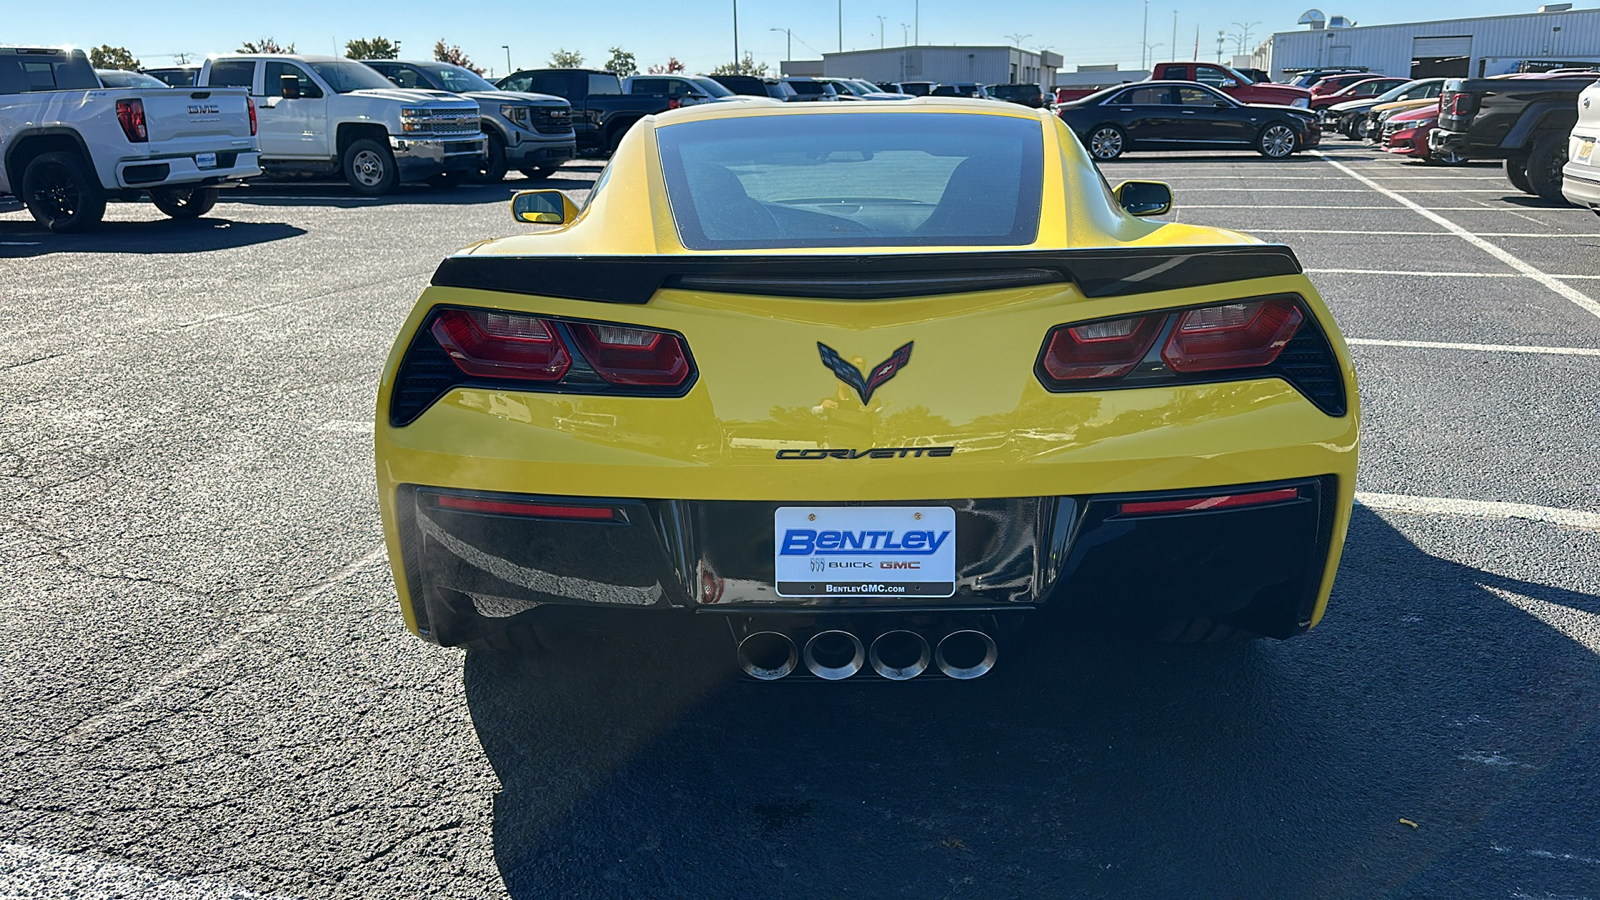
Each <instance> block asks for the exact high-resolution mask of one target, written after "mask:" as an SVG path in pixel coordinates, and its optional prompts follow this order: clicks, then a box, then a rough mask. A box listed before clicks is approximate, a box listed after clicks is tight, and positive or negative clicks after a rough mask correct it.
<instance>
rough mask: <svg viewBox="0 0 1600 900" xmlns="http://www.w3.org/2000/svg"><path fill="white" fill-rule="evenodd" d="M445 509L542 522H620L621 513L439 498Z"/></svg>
mask: <svg viewBox="0 0 1600 900" xmlns="http://www.w3.org/2000/svg"><path fill="white" fill-rule="evenodd" d="M439 506H440V507H441V508H443V509H459V510H463V511H465V512H478V513H492V514H494V515H499V516H532V517H534V518H539V519H576V520H580V521H586V522H617V521H621V519H620V518H619V517H618V516H617V511H616V510H615V509H613V508H611V507H609V506H568V505H566V504H556V503H533V502H529V501H525V500H488V499H482V498H479V497H456V496H453V495H451V494H442V495H440V496H439Z"/></svg>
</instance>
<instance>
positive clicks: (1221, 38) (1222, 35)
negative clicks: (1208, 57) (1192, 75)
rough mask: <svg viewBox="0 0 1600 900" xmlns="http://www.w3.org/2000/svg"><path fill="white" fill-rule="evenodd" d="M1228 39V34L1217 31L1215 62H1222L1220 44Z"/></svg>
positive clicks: (1220, 30)
mask: <svg viewBox="0 0 1600 900" xmlns="http://www.w3.org/2000/svg"><path fill="white" fill-rule="evenodd" d="M1227 39H1228V33H1227V32H1225V31H1223V30H1222V29H1220V28H1218V29H1217V62H1222V44H1223V42H1224V41H1226V40H1227Z"/></svg>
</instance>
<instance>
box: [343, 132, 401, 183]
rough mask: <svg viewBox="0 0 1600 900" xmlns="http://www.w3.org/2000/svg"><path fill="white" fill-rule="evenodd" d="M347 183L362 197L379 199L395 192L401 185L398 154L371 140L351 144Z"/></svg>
mask: <svg viewBox="0 0 1600 900" xmlns="http://www.w3.org/2000/svg"><path fill="white" fill-rule="evenodd" d="M344 180H345V181H347V182H349V183H350V187H351V188H353V189H354V190H355V192H356V193H358V194H365V195H366V196H368V197H376V196H378V195H379V194H387V193H389V192H390V191H392V190H394V186H395V185H396V184H398V183H399V181H400V173H399V172H397V171H396V170H395V164H394V154H392V153H390V152H389V148H388V147H385V146H384V145H382V144H380V143H378V142H377V141H375V140H372V139H371V138H362V139H361V140H359V141H351V142H350V146H348V147H346V148H344Z"/></svg>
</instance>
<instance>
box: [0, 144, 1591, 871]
mask: <svg viewBox="0 0 1600 900" xmlns="http://www.w3.org/2000/svg"><path fill="white" fill-rule="evenodd" d="M1324 150H1325V153H1323V154H1316V155H1302V156H1298V157H1295V158H1293V159H1291V160H1288V161H1284V162H1278V163H1271V162H1266V161H1264V160H1261V159H1259V158H1258V157H1256V156H1255V155H1253V154H1242V153H1241V154H1221V155H1217V156H1213V157H1205V156H1195V155H1183V156H1160V155H1153V154H1135V155H1132V156H1129V157H1127V158H1125V159H1123V160H1119V161H1116V162H1113V163H1109V164H1107V165H1105V166H1104V167H1103V168H1104V171H1105V173H1106V175H1107V177H1108V179H1109V180H1111V181H1112V182H1113V183H1115V182H1117V181H1120V180H1124V179H1129V178H1156V179H1160V180H1164V181H1167V182H1169V183H1171V184H1172V185H1173V187H1174V191H1175V193H1176V197H1177V210H1178V211H1177V214H1176V218H1177V219H1178V220H1180V221H1183V222H1191V223H1200V224H1206V225H1215V226H1221V227H1227V228H1235V229H1239V230H1242V231H1248V232H1251V233H1253V234H1255V235H1257V236H1259V237H1261V238H1263V239H1266V240H1271V241H1281V242H1283V243H1286V244H1289V245H1290V246H1292V247H1294V248H1295V250H1296V251H1297V253H1298V254H1299V255H1300V258H1301V260H1302V262H1303V263H1304V265H1305V266H1306V268H1307V269H1308V270H1309V271H1310V272H1311V275H1312V278H1313V280H1314V282H1315V283H1316V284H1317V286H1318V288H1319V290H1320V291H1321V292H1322V294H1323V296H1324V297H1325V298H1326V299H1327V300H1328V302H1329V303H1330V305H1331V306H1332V308H1333V309H1334V311H1335V314H1336V315H1337V316H1338V318H1339V320H1340V323H1341V325H1342V327H1343V329H1344V331H1345V334H1346V336H1347V337H1348V338H1350V339H1351V342H1352V346H1353V352H1354V353H1355V356H1356V361H1357V365H1358V368H1359V372H1360V378H1361V388H1362V404H1363V409H1364V414H1365V422H1364V431H1363V442H1364V446H1363V448H1362V454H1363V456H1362V468H1361V475H1360V481H1359V486H1358V490H1359V491H1360V493H1359V495H1358V500H1359V501H1360V504H1361V505H1360V506H1358V507H1357V510H1356V513H1355V519H1354V522H1353V525H1352V528H1351V532H1350V536H1349V541H1348V545H1347V549H1346V551H1345V557H1344V562H1343V566H1342V568H1341V571H1340V575H1339V581H1338V584H1337V586H1336V588H1335V591H1334V596H1333V599H1332V602H1331V605H1330V611H1329V613H1328V616H1327V617H1326V619H1325V620H1324V621H1323V623H1322V624H1321V626H1320V627H1319V628H1318V629H1316V630H1315V631H1313V632H1312V633H1311V634H1310V635H1308V636H1306V637H1304V638H1300V639H1297V640H1294V641H1290V642H1284V643H1277V642H1256V643H1251V644H1244V645H1221V646H1202V647H1160V646H1149V645H1144V644H1137V643H1130V642H1128V641H1126V640H1123V639H1120V638H1116V637H1113V636H1108V635H1100V634H1071V633H1055V632H1050V631H1043V632H1041V633H1039V634H1035V635H1034V637H1033V640H1032V641H1031V642H1030V644H1029V646H1028V647H1027V648H1026V650H1025V651H1024V652H1022V653H1020V654H1018V655H1016V656H1014V657H1010V658H1007V659H1003V660H1002V666H1003V668H1002V670H1001V671H998V672H997V673H996V677H994V678H991V679H985V680H982V681H979V682H973V683H966V684H953V683H949V682H936V683H931V684H924V683H920V682H917V683H911V684H905V685H892V684H887V683H876V682H868V683H866V684H854V683H851V684H843V685H818V684H794V685H791V684H787V683H783V684H776V685H752V684H747V683H742V682H736V681H732V680H730V679H729V678H728V677H727V676H728V672H729V669H730V668H731V666H730V658H731V650H730V648H729V647H728V646H727V643H728V642H727V641H725V640H717V639H715V636H714V635H704V634H700V633H698V632H696V633H686V634H683V635H681V636H678V639H679V640H680V641H681V645H679V646H671V645H669V644H668V642H665V641H662V640H661V639H660V636H659V635H658V636H625V637H622V638H619V640H617V641H616V642H615V643H613V644H610V645H607V646H604V647H589V648H585V649H583V650H582V651H581V652H580V651H563V652H559V653H555V654H551V655H548V656H542V657H537V658H529V659H522V660H515V659H506V658H503V657H494V656H487V655H482V654H476V653H474V654H464V653H462V652H460V651H456V650H441V649H439V648H436V647H431V646H429V645H426V644H423V643H422V642H420V641H417V640H415V639H414V638H412V637H411V636H410V635H409V634H408V633H407V632H405V630H404V627H403V625H402V624H401V621H400V617H399V614H398V611H397V609H396V607H395V599H394V589H393V586H392V584H391V583H390V580H389V575H388V571H387V568H386V566H385V564H384V561H383V556H382V551H381V547H380V534H379V526H378V517H377V511H376V506H375V502H374V496H373V494H374V487H373V478H372V472H371V467H372V463H371V425H370V421H371V417H372V407H373V403H374V395H375V392H376V380H377V376H378V372H379V369H380V367H381V365H382V362H383V359H384V357H385V355H386V354H387V352H388V349H389V343H390V340H391V338H392V336H393V334H394V332H395V330H396V328H397V327H398V325H399V324H400V322H401V321H402V319H403V317H404V316H405V314H406V312H407V311H408V309H409V307H410V304H411V303H412V301H413V300H414V299H415V297H416V295H417V293H418V292H419V291H420V290H421V288H422V286H423V285H424V284H425V283H426V282H427V279H428V276H429V275H430V274H431V273H432V271H433V269H434V267H435V265H436V264H437V262H438V260H439V259H440V258H441V257H443V256H445V255H446V254H448V253H450V252H451V251H453V250H454V249H456V248H458V247H460V246H462V245H464V244H466V243H468V242H470V241H473V240H477V239H480V238H483V237H487V236H493V235H499V234H506V233H511V232H513V231H516V230H518V229H519V228H520V226H518V225H516V224H515V223H513V222H512V221H511V219H510V216H509V214H508V212H507V209H506V204H505V203H504V201H505V199H506V197H507V195H508V192H509V190H511V189H514V188H516V187H518V186H520V184H521V182H519V181H515V180H514V181H510V182H507V183H506V184H504V185H501V186H496V187H493V188H490V187H482V188H462V189H456V190H453V191H437V190H433V189H430V188H425V187H418V188H406V189H403V190H402V191H400V192H399V193H397V194H395V195H393V196H391V197H388V198H383V199H378V200H365V199H357V198H354V197H352V196H350V195H349V194H348V193H347V192H346V191H345V190H343V189H342V188H336V187H320V186H315V185H295V184H280V185H272V186H252V187H250V188H246V189H243V190H239V191H236V192H233V193H231V194H225V195H224V199H223V202H222V203H221V204H219V206H218V208H217V214H216V216H215V217H214V218H208V219H203V220H200V221H197V222H190V223H184V222H174V221H167V220H165V219H164V217H162V216H161V214H160V213H158V212H157V211H156V210H155V209H154V208H153V207H150V206H148V205H126V204H124V205H115V206H113V207H112V208H111V212H110V214H109V220H110V221H108V223H107V225H106V227H105V228H103V229H102V230H101V231H99V232H97V233H95V234H92V235H88V236H78V237H58V236H53V235H48V234H45V233H43V232H40V231H36V230H34V229H33V228H32V225H31V221H30V220H28V219H27V217H26V214H25V213H20V212H16V213H7V214H0V326H3V327H0V559H3V560H4V563H5V576H4V581H3V583H4V586H5V590H4V597H5V601H6V602H5V603H4V606H3V607H0V674H3V679H4V684H5V685H7V686H8V695H9V697H10V699H9V700H8V701H7V702H5V703H4V704H0V898H12V897H18V898H60V897H118V898H120V897H129V898H133V897H161V898H165V900H202V898H204V900H211V898H257V897H274V898H278V897H282V898H301V897H304V898H322V897H340V898H343V897H371V898H393V897H408V896H411V897H422V896H429V897H462V898H477V897H505V896H512V897H517V898H533V897H679V896H681V897H791V896H792V897H808V898H809V897H816V898H831V897H943V898H1003V897H1067V896H1074V897H1079V896H1081V897H1091V896H1092V897H1217V898H1243V897H1262V898H1281V897H1372V896H1394V897H1416V898H1433V897H1508V898H1518V897H1524V898H1578V897H1590V898H1594V897H1600V567H1597V566H1596V564H1595V560H1596V559H1597V558H1600V461H1597V459H1596V428H1597V426H1596V421H1597V415H1596V403H1595V397H1596V396H1597V393H1596V373H1597V372H1600V304H1597V302H1596V301H1597V300H1600V252H1597V248H1600V218H1597V217H1596V216H1595V215H1594V214H1592V213H1590V212H1587V211H1584V210H1577V209H1565V208H1563V209H1556V208H1548V207H1545V206H1543V205H1541V204H1540V203H1539V202H1538V201H1537V200H1536V199H1534V198H1531V197H1526V196H1523V195H1520V194H1518V193H1516V192H1515V190H1514V189H1512V188H1511V187H1510V186H1509V185H1508V184H1507V183H1506V182H1505V179H1504V177H1503V176H1502V175H1501V173H1500V170H1499V169H1498V167H1494V166H1489V165H1486V164H1475V165H1470V166H1466V167H1462V168H1456V169H1438V168H1430V167H1426V166H1421V165H1413V164H1405V163H1402V162H1401V161H1399V160H1396V159H1392V158H1388V157H1386V156H1384V154H1381V153H1379V152H1376V151H1372V150H1367V149H1362V148H1360V147H1357V146H1355V145H1352V144H1350V143H1348V142H1345V141H1343V140H1341V139H1338V138H1334V139H1333V140H1332V141H1331V142H1330V143H1329V144H1328V145H1327V146H1326V147H1325V148H1324ZM598 172H599V165H598V164H597V163H595V162H592V161H579V162H574V163H571V164H569V165H568V166H567V167H565V168H564V169H563V170H562V172H561V173H560V174H559V175H558V177H557V178H556V179H555V181H556V182H558V183H559V185H560V186H563V187H570V188H572V189H574V190H578V191H581V190H583V189H585V188H586V187H587V185H589V184H590V183H592V181H593V179H594V178H595V177H596V176H597V175H598Z"/></svg>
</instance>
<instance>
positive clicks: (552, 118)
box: [533, 106, 572, 134]
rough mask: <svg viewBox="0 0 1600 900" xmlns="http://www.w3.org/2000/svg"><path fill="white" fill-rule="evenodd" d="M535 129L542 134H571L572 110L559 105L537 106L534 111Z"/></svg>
mask: <svg viewBox="0 0 1600 900" xmlns="http://www.w3.org/2000/svg"><path fill="white" fill-rule="evenodd" d="M533 129H534V130H535V131H537V132H539V133H540V134H571V133H572V111H571V110H570V109H560V108H557V107H549V106H544V107H537V108H535V109H534V111H533Z"/></svg>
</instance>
